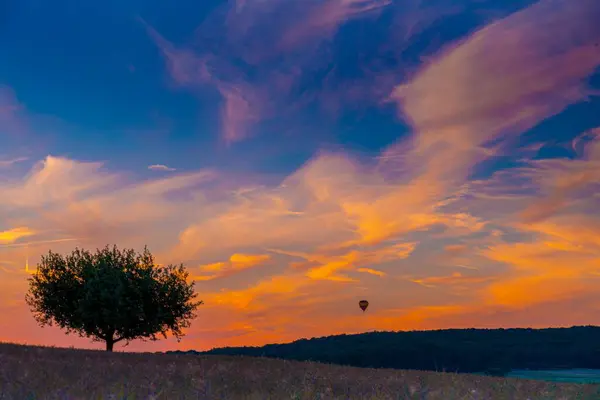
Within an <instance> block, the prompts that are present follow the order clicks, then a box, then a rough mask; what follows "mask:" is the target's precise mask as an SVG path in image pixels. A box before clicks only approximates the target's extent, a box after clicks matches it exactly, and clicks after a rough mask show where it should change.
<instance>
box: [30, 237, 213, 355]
mask: <svg viewBox="0 0 600 400" xmlns="http://www.w3.org/2000/svg"><path fill="white" fill-rule="evenodd" d="M188 276H189V275H188V272H187V271H186V270H185V268H184V267H183V264H181V265H178V266H175V265H168V266H166V267H164V266H163V267H159V266H157V265H156V264H155V263H154V257H153V256H152V254H151V253H150V251H148V248H146V247H145V248H144V251H143V252H142V253H140V254H137V253H136V252H135V251H134V250H133V249H125V250H119V249H117V247H116V246H114V247H113V248H112V249H110V248H109V247H108V246H106V247H105V248H104V249H101V250H100V249H98V250H96V253H95V254H92V253H91V252H89V251H87V250H80V249H78V248H76V249H75V250H74V251H73V252H72V253H71V254H70V255H67V256H64V257H63V256H62V255H60V254H56V253H53V252H52V251H49V252H48V255H46V256H42V259H41V262H40V264H38V270H37V272H36V273H35V275H33V276H32V277H31V278H29V279H28V280H29V291H28V293H27V295H26V298H25V300H26V302H27V304H28V305H29V306H30V308H31V311H32V313H33V314H34V318H35V319H36V321H38V323H40V325H41V326H46V325H48V326H52V325H57V326H59V327H60V328H62V329H66V331H67V334H70V333H77V334H79V336H81V337H90V338H92V340H93V341H101V342H102V341H103V342H106V350H107V351H112V350H113V346H114V344H115V343H118V342H121V341H125V342H126V345H127V344H129V342H130V341H132V340H135V339H141V340H143V341H145V340H147V339H150V340H158V339H157V335H158V334H160V335H162V336H163V337H164V338H167V333H169V332H170V333H171V334H172V335H173V336H175V337H176V338H177V340H178V341H179V340H181V337H182V336H183V335H184V333H183V329H184V328H188V327H189V326H190V322H191V320H192V319H193V318H194V317H195V316H196V315H195V311H196V309H197V307H198V306H199V305H201V304H202V301H194V299H195V298H196V297H197V294H196V293H194V289H193V286H194V282H191V283H188V282H187V280H188Z"/></svg>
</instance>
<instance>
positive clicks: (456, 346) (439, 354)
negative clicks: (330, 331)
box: [169, 326, 600, 376]
mask: <svg viewBox="0 0 600 400" xmlns="http://www.w3.org/2000/svg"><path fill="white" fill-rule="evenodd" d="M169 353H195V354H212V355H243V356H256V357H272V358H281V359H288V360H300V361H308V360H310V361H319V362H325V363H332V364H341V365H350V366H356V367H372V368H398V369H418V370H431V371H446V372H465V373H466V372H471V373H475V372H477V373H486V374H488V375H496V376H502V375H504V374H505V373H507V372H508V371H510V370H511V369H569V368H591V369H600V327H597V326H574V327H571V328H547V329H530V328H517V329H445V330H435V331H410V332H403V331H400V332H369V333H362V334H357V335H336V336H327V337H321V338H313V339H301V340H297V341H295V342H292V343H286V344H270V345H266V346H263V347H225V348H218V349H212V350H210V351H206V352H195V351H189V352H181V351H174V352H169Z"/></svg>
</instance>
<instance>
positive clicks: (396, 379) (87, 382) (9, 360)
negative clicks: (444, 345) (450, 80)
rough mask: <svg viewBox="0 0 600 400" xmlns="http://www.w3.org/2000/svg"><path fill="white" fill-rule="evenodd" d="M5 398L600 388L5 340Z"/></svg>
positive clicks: (460, 393)
mask: <svg viewBox="0 0 600 400" xmlns="http://www.w3.org/2000/svg"><path fill="white" fill-rule="evenodd" d="M0 398H1V399H6V400H13V399H14V400H25V399H30V400H33V399H72V400H75V399H86V400H87V399H115V400H116V399H118V400H125V399H136V400H141V399H144V400H146V399H155V400H157V399H165V400H167V399H168V400H171V399H172V400H176V399H177V400H178V399H196V400H197V399H208V400H210V399H233V400H235V399H249V400H250V399H277V400H281V399H344V400H347V399H395V400H399V399H415V400H416V399H423V400H425V399H432V400H436V399H439V400H453V399H472V400H476V399H477V400H487V399H490V400H491V399H494V400H495V399H506V400H519V399H530V400H538V399H539V400H541V399H581V400H584V399H589V400H592V399H598V398H600V386H599V385H577V384H552V383H549V382H542V381H528V380H520V379H514V378H513V379H504V378H495V377H484V376H476V375H468V374H460V375H459V374H452V373H437V372H423V371H402V370H389V369H361V368H355V367H343V366H335V365H326V364H319V363H313V362H298V361H285V360H274V359H268V358H252V357H233V356H208V355H207V356H193V355H186V354H149V353H147V354H140V353H137V354H136V353H106V352H102V351H92V350H73V349H58V348H47V347H34V346H21V345H14V344H0Z"/></svg>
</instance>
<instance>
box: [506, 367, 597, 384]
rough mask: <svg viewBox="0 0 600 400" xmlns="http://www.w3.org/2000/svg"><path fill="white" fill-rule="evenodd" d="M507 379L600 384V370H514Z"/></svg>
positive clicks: (507, 375)
mask: <svg viewBox="0 0 600 400" xmlns="http://www.w3.org/2000/svg"><path fill="white" fill-rule="evenodd" d="M505 376H506V377H507V378H523V379H536V380H542V381H552V382H571V383H600V369H557V370H541V371H534V370H525V369H524V370H520V369H514V370H512V371H511V372H509V373H508V374H506V375H505Z"/></svg>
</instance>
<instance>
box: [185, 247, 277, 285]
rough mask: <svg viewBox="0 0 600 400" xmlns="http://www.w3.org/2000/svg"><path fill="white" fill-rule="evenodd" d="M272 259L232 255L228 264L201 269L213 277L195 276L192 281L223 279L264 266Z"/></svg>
mask: <svg viewBox="0 0 600 400" xmlns="http://www.w3.org/2000/svg"><path fill="white" fill-rule="evenodd" d="M270 258H271V256H270V255H268V254H238V253H235V254H232V255H231V257H229V261H228V262H218V263H213V264H206V265H202V266H201V267H200V270H201V271H202V272H209V273H212V274H211V275H193V276H191V277H190V279H196V280H201V281H207V280H212V279H216V278H223V277H225V276H229V275H231V274H234V273H236V272H238V271H242V270H245V269H248V268H252V267H255V266H257V265H260V264H263V263H264V262H266V261H268V260H269V259H270Z"/></svg>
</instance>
